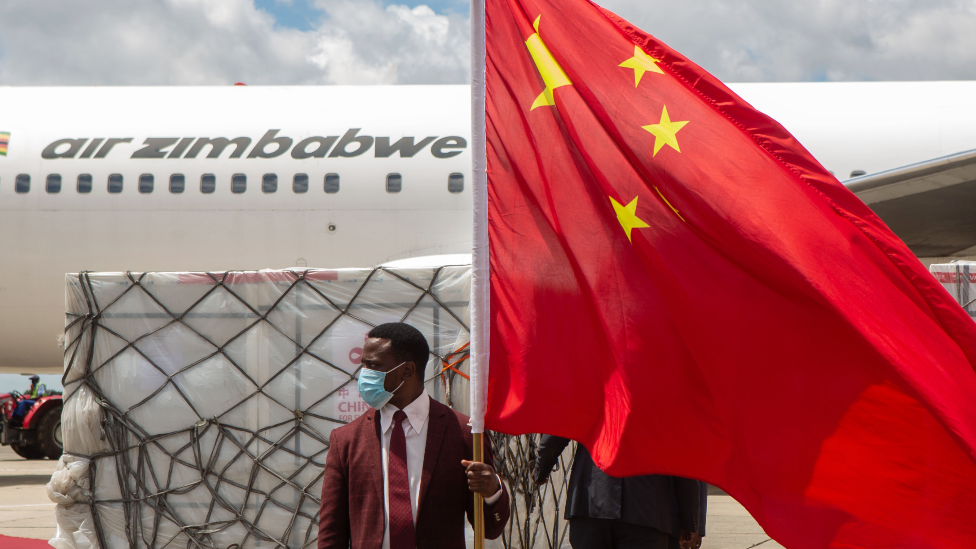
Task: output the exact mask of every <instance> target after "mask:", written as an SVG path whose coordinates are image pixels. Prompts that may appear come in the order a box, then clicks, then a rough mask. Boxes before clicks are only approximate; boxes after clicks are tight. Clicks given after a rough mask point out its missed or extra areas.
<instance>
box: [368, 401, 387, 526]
mask: <svg viewBox="0 0 976 549" xmlns="http://www.w3.org/2000/svg"><path fill="white" fill-rule="evenodd" d="M367 413H368V414H369V416H368V417H367V419H368V420H369V422H368V423H367V425H369V427H370V428H372V433H371V435H372V436H367V437H366V455H367V458H366V459H368V460H370V461H372V464H371V466H370V468H369V470H370V471H372V475H371V476H372V477H373V487H374V488H375V489H376V497H377V498H379V501H380V504H381V505H382V502H383V501H384V499H383V443H382V442H381V441H382V439H381V438H380V437H382V436H383V433H382V432H381V430H380V428H381V426H380V412H379V410H370V411H369V412H367ZM382 513H385V511H383V510H382V509H381V515H380V520H381V521H382Z"/></svg>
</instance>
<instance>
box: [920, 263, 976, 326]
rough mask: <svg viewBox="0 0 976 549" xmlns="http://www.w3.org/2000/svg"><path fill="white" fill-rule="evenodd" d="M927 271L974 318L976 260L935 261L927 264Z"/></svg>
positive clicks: (975, 317)
mask: <svg viewBox="0 0 976 549" xmlns="http://www.w3.org/2000/svg"><path fill="white" fill-rule="evenodd" d="M929 272H931V273H932V276H934V277H935V279H936V280H938V281H939V283H940V284H942V287H943V288H945V289H946V291H947V292H949V294H951V295H952V297H953V298H955V300H956V302H957V303H959V305H962V307H963V309H965V310H966V312H967V313H969V316H970V317H972V318H973V319H976V261H955V262H953V263H941V264H940V263H937V264H933V265H930V266H929Z"/></svg>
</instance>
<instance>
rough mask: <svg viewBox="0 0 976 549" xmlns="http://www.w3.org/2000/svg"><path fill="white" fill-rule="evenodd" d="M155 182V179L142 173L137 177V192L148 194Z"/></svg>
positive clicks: (148, 174) (149, 174)
mask: <svg viewBox="0 0 976 549" xmlns="http://www.w3.org/2000/svg"><path fill="white" fill-rule="evenodd" d="M155 182H156V178H155V177H153V175H152V174H151V173H144V174H142V175H140V176H139V192H140V193H142V194H149V193H151V192H153V185H154V183H155Z"/></svg>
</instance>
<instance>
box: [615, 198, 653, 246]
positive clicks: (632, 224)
mask: <svg viewBox="0 0 976 549" xmlns="http://www.w3.org/2000/svg"><path fill="white" fill-rule="evenodd" d="M638 198H639V197H636V196H635V197H634V199H633V200H631V201H630V204H627V205H626V206H621V205H620V202H617V201H616V200H614V199H613V197H612V196H611V197H610V203H611V204H613V211H615V212H617V221H619V222H620V226H621V227H623V228H624V232H626V233H627V240H630V241H631V242H633V241H634V240H633V239H632V238H631V237H630V231H632V230H634V229H644V228H646V227H650V225H648V224H647V223H644V220H643V219H641V218H639V217H637V199H638Z"/></svg>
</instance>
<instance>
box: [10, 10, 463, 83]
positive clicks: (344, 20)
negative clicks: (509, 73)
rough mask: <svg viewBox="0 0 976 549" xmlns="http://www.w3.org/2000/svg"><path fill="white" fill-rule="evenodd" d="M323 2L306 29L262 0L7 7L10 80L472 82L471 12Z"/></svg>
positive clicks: (32, 81)
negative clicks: (261, 5)
mask: <svg viewBox="0 0 976 549" xmlns="http://www.w3.org/2000/svg"><path fill="white" fill-rule="evenodd" d="M318 7H319V8H320V9H321V10H322V11H323V13H324V15H325V17H324V18H323V22H322V23H321V24H320V26H319V27H318V28H315V29H313V30H310V31H299V30H294V29H287V28H280V27H276V26H275V24H274V23H275V22H274V19H273V17H272V16H271V15H269V14H268V13H266V12H264V11H261V10H258V9H256V8H255V6H254V3H253V0H153V1H140V2H133V1H131V0H102V1H100V2H98V3H94V4H93V3H91V2H85V1H83V0H49V1H45V2H0V84H7V85H69V84H72V85H86V84H99V85H132V84H141V85H170V84H184V85H198V84H230V83H234V82H236V81H243V82H246V83H248V84H366V83H393V82H400V83H446V82H464V81H466V80H467V65H468V53H467V52H468V22H467V20H466V19H463V18H461V17H459V16H454V15H452V16H444V15H437V14H435V13H434V12H433V11H432V10H431V9H430V8H428V7H426V6H419V7H416V8H413V9H410V8H408V7H406V6H399V5H391V6H386V7H385V6H383V5H382V4H381V3H379V2H374V1H373V0H358V1H344V0H340V1H331V0H323V1H321V2H319V3H318Z"/></svg>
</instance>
